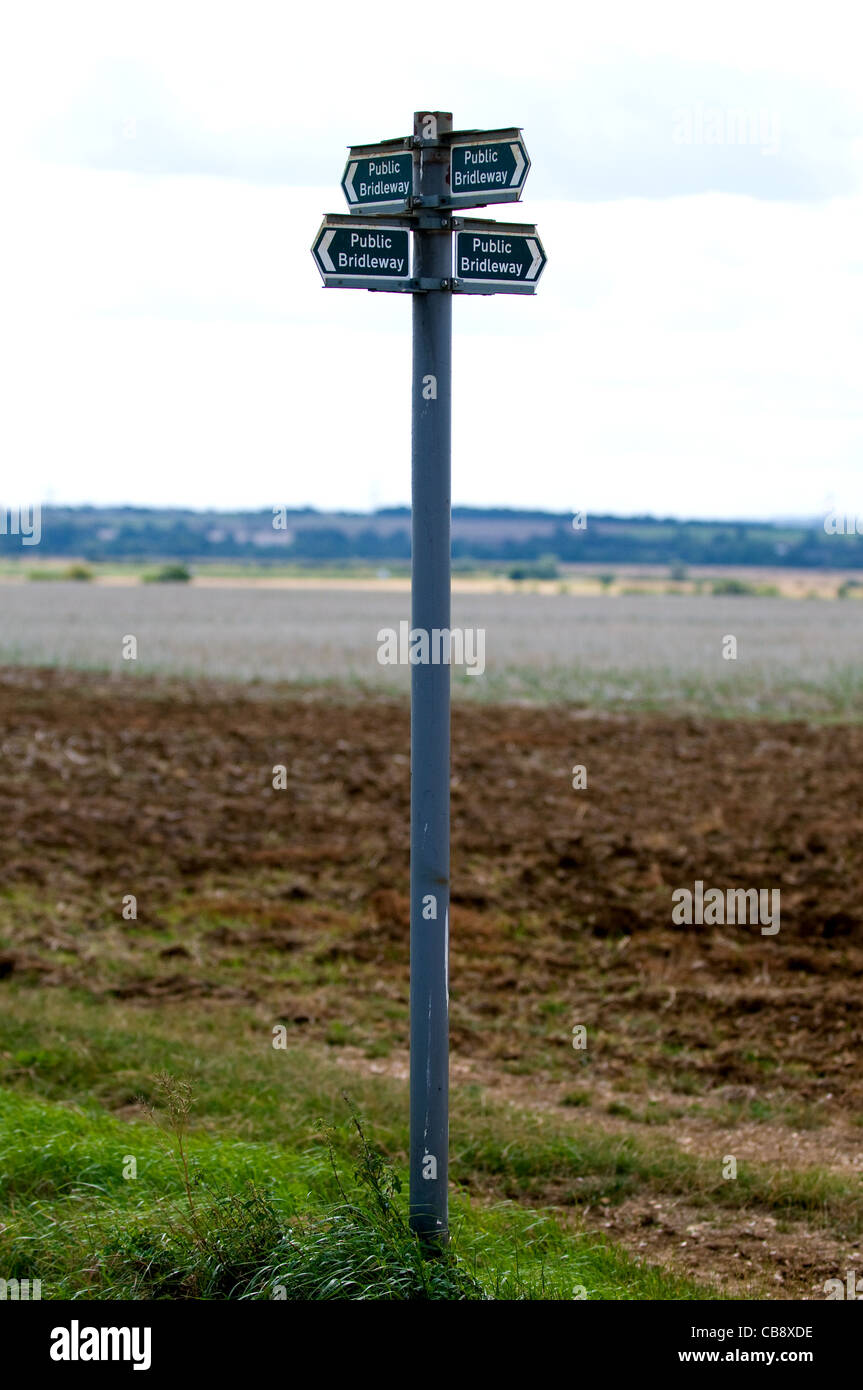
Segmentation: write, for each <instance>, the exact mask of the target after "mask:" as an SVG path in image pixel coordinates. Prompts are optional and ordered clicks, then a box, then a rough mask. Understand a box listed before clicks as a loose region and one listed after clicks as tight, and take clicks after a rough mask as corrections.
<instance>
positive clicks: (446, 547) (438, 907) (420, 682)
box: [410, 111, 452, 1246]
mask: <svg viewBox="0 0 863 1390" xmlns="http://www.w3.org/2000/svg"><path fill="white" fill-rule="evenodd" d="M450 130H452V115H451V114H450V113H449V112H441V111H436V112H417V113H415V115H414V137H415V144H416V142H417V141H419V142H421V143H420V146H419V159H420V179H419V188H418V192H419V193H420V194H421V195H422V197H423V199H424V200H425V199H427V198H429V197H434V196H435V195H440V194H443V193H444V192H446V191H447V180H448V157H449V156H448V148H447V146H445V145H441V144H440V143H439V140H438V137H439V136H440V135H441V134H442V133H444V132H446V131H450ZM421 206H423V205H422V204H421ZM444 220H445V221H446V222H447V223H448V217H445V218H444ZM414 255H415V263H414V275H415V276H417V277H420V278H422V279H424V280H428V279H429V278H433V279H440V280H442V281H445V282H446V288H445V289H439V290H438V289H433V290H428V291H426V292H424V293H417V294H414V295H413V384H412V399H413V405H412V415H411V475H412V508H411V533H412V571H411V627H412V630H413V632H416V631H417V630H418V629H419V630H421V631H423V632H425V633H426V634H427V635H428V643H429V649H428V651H429V658H431V656H432V655H433V653H434V645H433V637H432V634H433V632H434V629H436V628H437V629H440V630H446V634H447V638H446V643H447V647H446V649H447V651H448V650H449V642H448V638H449V625H450V447H451V387H452V293H451V289H450V283H449V282H450V277H451V276H452V234H451V232H450V231H449V230H444V229H443V228H442V229H441V230H438V231H434V230H418V231H416V232H415V233H414ZM413 641H414V639H413V637H412V642H413ZM441 650H443V642H442V643H441ZM449 759H450V668H449V664H448V663H446V664H445V663H443V662H441V663H440V664H433V663H432V661H431V660H430V659H429V661H428V662H427V663H426V664H416V665H413V666H412V667H411V947H410V953H411V985H410V1223H411V1227H412V1229H413V1230H414V1231H415V1232H416V1233H417V1235H418V1236H419V1237H420V1239H421V1240H422V1241H423V1243H424V1244H426V1245H427V1246H436V1245H437V1246H440V1245H444V1244H445V1243H446V1241H447V1239H448V1202H447V1175H448V1149H449V795H450V785H449V784H450V767H449Z"/></svg>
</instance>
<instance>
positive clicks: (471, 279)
mask: <svg viewBox="0 0 863 1390" xmlns="http://www.w3.org/2000/svg"><path fill="white" fill-rule="evenodd" d="M461 226H462V228H463V230H460V231H458V232H457V233H456V239H455V279H454V282H453V288H454V289H455V290H457V291H461V292H462V293H468V294H470V293H473V294H494V293H498V292H500V291H504V292H507V291H509V292H510V293H520V294H532V293H533V291H534V288H535V287H536V283H537V281H538V280H539V277H540V275H541V274H542V272H543V270H544V269H545V262H546V255H545V252H544V250H543V248H542V242H541V241H540V239H539V237H538V236H537V234H536V228H535V227H532V226H530V225H526V224H525V223H521V224H514V225H511V226H510V225H508V224H507V223H505V222H479V221H474V220H473V219H471V218H467V217H466V218H464V219H463V220H462V223H461Z"/></svg>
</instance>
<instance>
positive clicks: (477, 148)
mask: <svg viewBox="0 0 863 1390" xmlns="http://www.w3.org/2000/svg"><path fill="white" fill-rule="evenodd" d="M529 168H530V160H529V159H528V157H527V150H526V149H525V147H524V145H523V143H522V141H521V140H520V139H518V138H516V139H511V138H506V139H489V138H486V139H482V138H480V137H478V138H477V139H475V140H461V141H457V142H454V143H453V145H452V146H451V149H450V176H449V178H450V197H449V200H448V201H449V202H450V204H451V206H452V207H476V206H481V205H482V204H483V203H511V202H514V201H516V200H517V199H519V198H520V197H521V191H522V189H523V188H524V184H525V180H526V179H527V172H528V170H529Z"/></svg>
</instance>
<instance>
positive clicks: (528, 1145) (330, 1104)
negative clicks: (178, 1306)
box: [0, 982, 863, 1299]
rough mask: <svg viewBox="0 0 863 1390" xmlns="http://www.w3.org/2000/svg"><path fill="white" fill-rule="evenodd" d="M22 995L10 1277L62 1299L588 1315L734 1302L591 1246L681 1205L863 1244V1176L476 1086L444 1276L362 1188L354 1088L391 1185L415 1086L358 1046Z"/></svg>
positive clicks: (459, 1104) (463, 1102)
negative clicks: (629, 1221) (728, 1177)
mask: <svg viewBox="0 0 863 1390" xmlns="http://www.w3.org/2000/svg"><path fill="white" fill-rule="evenodd" d="M3 992H4V1001H5V1009H4V1012H3V1015H2V1018H0V1083H2V1087H3V1089H2V1091H0V1134H2V1136H3V1137H2V1139H0V1226H2V1231H0V1269H3V1270H4V1271H5V1274H4V1277H7V1278H10V1277H19V1278H24V1277H30V1278H40V1279H41V1280H42V1282H43V1297H46V1298H50V1297H54V1298H57V1297H148V1298H149V1297H167V1296H170V1297H183V1296H185V1297H197V1298H201V1297H226V1296H232V1297H272V1296H273V1293H272V1289H273V1286H274V1285H275V1284H281V1285H284V1287H285V1288H286V1289H288V1290H290V1289H293V1290H294V1292H293V1293H290V1292H286V1293H285V1294H284V1296H285V1297H358V1298H361V1297H375V1298H377V1297H392V1298H405V1297H411V1298H413V1297H439V1296H440V1297H487V1296H491V1297H506V1298H510V1297H512V1298H541V1297H545V1298H568V1299H569V1298H572V1297H573V1296H574V1295H573V1292H572V1290H573V1289H574V1288H576V1287H583V1288H584V1289H585V1290H586V1296H587V1297H590V1298H626V1299H640V1298H664V1299H676V1298H704V1297H715V1296H716V1294H715V1291H713V1290H711V1289H710V1288H709V1287H706V1286H703V1285H699V1284H696V1283H694V1282H693V1281H692V1280H689V1279H685V1278H679V1277H677V1276H676V1275H674V1274H672V1273H670V1272H669V1271H666V1270H663V1269H657V1268H650V1267H647V1266H645V1265H642V1264H640V1263H639V1262H637V1261H636V1260H634V1259H632V1258H631V1257H630V1256H629V1255H627V1254H626V1253H625V1252H623V1251H622V1250H620V1249H618V1248H616V1247H615V1246H613V1245H612V1244H610V1243H609V1242H608V1241H606V1240H604V1239H602V1238H601V1237H597V1236H596V1235H594V1234H590V1233H588V1232H586V1231H585V1230H584V1229H582V1227H581V1223H580V1220H579V1211H580V1209H581V1208H582V1207H583V1206H584V1205H585V1204H586V1203H591V1204H595V1203H597V1202H601V1201H605V1202H610V1203H616V1202H618V1201H621V1200H624V1199H626V1198H627V1197H628V1196H631V1195H636V1194H638V1195H644V1194H645V1193H653V1194H657V1195H659V1194H673V1195H675V1196H681V1197H685V1198H686V1200H687V1201H689V1202H690V1203H692V1204H693V1205H695V1206H702V1207H703V1208H704V1209H705V1212H714V1213H715V1212H716V1211H721V1210H725V1211H728V1212H735V1211H741V1210H748V1209H752V1208H759V1209H761V1210H766V1211H770V1212H772V1213H773V1214H774V1215H775V1216H777V1217H778V1218H780V1219H782V1220H783V1221H791V1222H794V1221H799V1220H801V1219H806V1220H807V1221H809V1222H812V1221H814V1222H816V1223H817V1222H822V1223H823V1224H824V1225H825V1226H829V1227H830V1229H833V1230H840V1231H843V1232H846V1233H847V1234H848V1235H849V1236H850V1235H856V1234H857V1233H858V1232H859V1231H860V1230H861V1229H863V1216H861V1213H863V1203H861V1191H860V1180H859V1177H854V1176H851V1177H848V1178H840V1177H837V1176H835V1175H832V1174H829V1173H824V1172H822V1171H821V1170H818V1169H796V1170H794V1171H790V1170H783V1169H781V1168H778V1167H774V1166H772V1165H770V1164H751V1163H741V1164H740V1166H739V1170H738V1178H737V1180H736V1181H725V1180H724V1179H723V1178H722V1176H721V1171H720V1164H719V1162H718V1161H717V1162H711V1161H709V1160H706V1159H704V1158H698V1157H696V1156H693V1155H690V1154H685V1153H683V1152H682V1151H681V1150H680V1149H679V1147H678V1146H676V1145H674V1144H673V1143H671V1142H670V1141H668V1140H667V1139H666V1137H665V1136H664V1135H662V1134H661V1133H658V1132H657V1130H656V1129H655V1128H650V1129H648V1130H647V1131H645V1132H644V1137H643V1138H642V1136H641V1135H639V1136H638V1137H637V1138H636V1137H634V1136H633V1135H631V1134H620V1133H617V1132H606V1131H605V1130H603V1129H602V1128H598V1127H596V1126H595V1124H591V1122H590V1121H589V1120H588V1121H585V1120H584V1119H583V1118H582V1113H581V1111H580V1109H579V1105H580V1103H581V1098H582V1093H580V1092H574V1093H572V1099H571V1101H570V1104H571V1105H574V1107H575V1109H574V1111H573V1112H572V1114H571V1117H570V1116H569V1115H567V1113H566V1112H563V1114H562V1115H560V1116H558V1117H555V1116H545V1117H544V1118H543V1120H542V1122H541V1123H540V1124H538V1123H537V1117H536V1115H534V1114H531V1113H528V1112H524V1111H521V1110H519V1109H518V1108H516V1107H514V1106H511V1105H506V1104H503V1103H501V1102H498V1101H495V1100H493V1099H489V1098H488V1096H487V1095H486V1093H485V1092H484V1091H483V1090H482V1089H481V1088H479V1087H473V1086H471V1087H464V1088H459V1087H457V1088H455V1089H454V1092H453V1113H452V1135H451V1177H453V1178H454V1179H455V1181H456V1183H457V1190H456V1192H455V1194H454V1197H453V1203H452V1210H453V1227H454V1240H453V1246H452V1252H453V1255H454V1257H455V1259H454V1262H453V1261H452V1260H450V1263H449V1265H447V1266H446V1267H445V1266H443V1265H436V1266H435V1269H434V1270H433V1271H429V1270H428V1269H427V1268H425V1264H427V1261H424V1260H423V1259H422V1258H421V1254H420V1252H419V1251H418V1250H417V1248H416V1244H415V1242H414V1241H413V1238H412V1237H411V1236H410V1235H409V1233H407V1232H406V1230H405V1229H404V1218H405V1201H404V1194H402V1193H400V1192H398V1190H397V1184H394V1186H393V1189H392V1192H391V1195H390V1198H389V1199H388V1200H390V1201H391V1204H392V1212H391V1213H390V1214H389V1216H387V1218H386V1223H385V1226H384V1227H383V1228H381V1227H380V1223H379V1221H378V1218H381V1219H383V1216H382V1213H381V1211H380V1209H379V1203H378V1202H377V1198H376V1197H375V1194H374V1191H373V1190H370V1189H369V1185H368V1183H367V1182H366V1184H365V1187H363V1184H362V1181H360V1182H359V1186H358V1180H357V1178H356V1177H355V1176H353V1175H354V1174H355V1172H356V1170H357V1166H358V1162H357V1135H356V1133H355V1132H354V1131H353V1130H352V1127H351V1122H350V1111H349V1107H348V1106H347V1105H346V1103H345V1097H344V1094H343V1089H344V1087H345V1084H346V1080H347V1081H348V1082H349V1087H350V1097H351V1104H352V1106H354V1107H356V1110H357V1112H358V1113H359V1114H360V1115H362V1117H363V1119H364V1123H365V1126H366V1129H367V1133H368V1135H369V1136H370V1137H371V1138H372V1139H373V1141H374V1143H373V1146H372V1149H371V1151H372V1152H374V1153H375V1154H377V1155H378V1157H379V1158H380V1160H381V1163H382V1164H384V1165H385V1170H386V1173H388V1174H394V1175H398V1174H403V1173H404V1170H405V1166H406V1154H407V1132H406V1118H407V1116H406V1108H407V1095H406V1086H405V1085H404V1083H401V1082H398V1081H396V1080H393V1079H392V1078H388V1077H384V1076H380V1075H373V1074H372V1073H370V1072H369V1071H367V1070H365V1069H364V1068H363V1066H362V1064H360V1065H359V1066H358V1068H357V1070H356V1071H355V1072H347V1071H346V1070H345V1069H344V1067H341V1066H339V1064H338V1061H337V1059H336V1058H337V1054H340V1053H341V1052H342V1048H341V1047H339V1048H338V1049H336V1050H335V1052H334V1053H332V1054H331V1053H329V1052H328V1049H327V1048H326V1047H325V1046H323V1045H321V1044H318V1045H316V1046H313V1045H306V1046H304V1045H303V1044H302V1042H301V1032H300V1030H298V1029H293V1030H289V1037H290V1045H289V1047H288V1048H287V1049H286V1050H276V1049H274V1048H273V1047H272V1041H271V1028H272V1024H271V1023H270V1022H268V1021H263V1020H261V1019H260V1018H257V1017H255V1016H254V1014H253V1013H252V1012H251V1011H249V1010H238V1009H236V1008H229V1007H227V1006H215V1005H210V1006H208V1007H203V1006H201V1005H200V1004H193V1003H187V1004H184V1005H182V1006H178V1007H176V1008H175V1009H167V1010H166V1009H160V1010H159V1011H158V1012H156V1011H154V1010H148V1009H147V1008H142V1007H137V1008H135V1007H131V1006H128V1005H125V1004H120V1003H113V1002H112V1003H106V1002H102V1001H94V1000H93V999H92V998H90V999H87V998H85V997H83V996H82V997H76V996H75V995H73V994H70V993H69V992H67V991H64V990H61V989H52V990H50V991H42V992H40V993H37V992H36V991H34V990H32V989H27V988H24V987H21V986H18V985H15V984H13V983H12V982H7V983H4V985H3ZM166 1068H167V1069H170V1072H171V1073H172V1075H173V1076H175V1077H180V1078H183V1079H184V1080H187V1081H188V1083H189V1084H190V1086H191V1087H192V1090H193V1093H194V1104H193V1106H192V1109H191V1112H190V1115H189V1118H188V1124H187V1126H186V1128H185V1130H184V1131H183V1134H182V1154H184V1155H185V1159H186V1163H187V1165H188V1170H186V1169H185V1168H184V1166H183V1162H182V1161H178V1160H179V1159H181V1153H180V1147H179V1142H180V1141H179V1138H178V1135H177V1133H176V1132H175V1130H174V1129H172V1128H171V1127H170V1125H169V1126H168V1130H167V1133H165V1132H162V1133H160V1131H159V1129H158V1128H157V1127H155V1126H154V1125H153V1123H152V1122H151V1121H150V1120H148V1119H147V1118H146V1115H145V1113H144V1111H143V1110H142V1108H141V1106H140V1105H138V1104H137V1101H138V1099H139V1098H142V1099H143V1101H144V1102H145V1104H146V1105H147V1106H150V1107H156V1108H159V1107H160V1106H161V1105H162V1102H163V1094H162V1089H161V1088H160V1084H159V1082H158V1081H157V1080H156V1079H155V1078H156V1077H157V1075H158V1074H159V1073H160V1072H163V1071H164V1070H165V1069H166ZM638 1118H642V1117H640V1116H639V1117H638ZM644 1118H645V1119H647V1116H645V1117H644ZM322 1125H323V1126H324V1129H322V1128H321V1126H322ZM130 1159H134V1160H135V1165H136V1176H135V1177H134V1178H131V1177H129V1176H124V1173H127V1171H128V1167H129V1160H130ZM334 1165H335V1167H334ZM360 1166H361V1165H360ZM337 1173H339V1174H340V1176H337ZM360 1177H362V1173H361V1174H360ZM187 1179H188V1181H187ZM376 1212H377V1215H376V1214H375V1213H376ZM396 1218H398V1220H396ZM376 1222H377V1224H376ZM387 1223H388V1224H387ZM399 1223H401V1224H399ZM417 1261H419V1263H417ZM333 1280H335V1283H334V1282H333ZM429 1280H431V1283H429V1282H428V1281H429ZM436 1280H442V1281H443V1282H441V1283H436V1282H435V1281H436ZM447 1281H451V1282H447ZM464 1281H467V1282H464ZM471 1281H473V1282H471ZM300 1290H304V1291H305V1292H299V1291H300ZM309 1290H316V1292H309ZM387 1290H389V1291H388V1292H387ZM478 1290H479V1291H478Z"/></svg>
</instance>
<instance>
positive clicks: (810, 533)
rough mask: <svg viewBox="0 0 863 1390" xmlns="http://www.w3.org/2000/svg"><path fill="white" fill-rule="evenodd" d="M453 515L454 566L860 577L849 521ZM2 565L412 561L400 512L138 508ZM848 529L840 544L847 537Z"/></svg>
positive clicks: (862, 539) (860, 549) (61, 530)
mask: <svg viewBox="0 0 863 1390" xmlns="http://www.w3.org/2000/svg"><path fill="white" fill-rule="evenodd" d="M576 521H577V522H578V523H579V524H578V526H577V527H576V526H574V525H573V515H572V514H571V513H566V514H560V513H554V512H537V511H514V510H513V511H508V510H505V509H502V508H475V507H456V508H454V510H453V542H452V551H453V557H454V559H455V560H458V561H460V562H463V564H464V565H467V564H469V563H470V562H475V563H476V564H478V565H488V564H495V563H498V564H507V563H512V562H513V561H538V560H542V559H551V558H553V559H555V560H557V561H558V562H561V563H564V564H566V563H571V562H577V561H583V562H589V563H593V564H601V565H605V564H617V565H620V564H653V565H669V566H674V565H677V566H681V565H782V566H797V567H803V568H827V569H858V568H863V535H859V534H857V533H856V531H855V525H854V519H853V518H849V519H848V521H847V522H846V521H845V519H844V518H840V519H839V521H838V523H836V524H833V523H832V522H831V524H830V529H825V525H824V523H823V521H821V520H815V521H812V522H811V523H805V524H787V523H776V524H772V523H768V522H745V521H741V522H714V521H677V520H674V519H673V518H657V517H650V516H639V517H626V518H623V517H614V516H592V515H589V514H588V515H586V516H581V517H576ZM2 529H3V532H4V533H0V556H3V557H4V558H6V557H11V556H13V555H15V556H19V557H22V558H25V559H26V558H31V559H34V560H35V559H36V557H37V555H39V556H51V557H69V558H73V557H74V558H76V559H77V558H81V559H84V560H89V561H100V560H102V561H105V560H134V561H153V560H166V559H171V560H187V561H206V560H222V561H225V560H254V561H256V562H258V563H268V562H269V563H274V564H278V563H282V564H284V563H287V562H290V563H307V564H323V563H327V564H332V563H334V562H335V563H339V562H350V561H374V562H376V563H386V562H388V561H393V562H395V561H400V560H401V561H403V560H407V559H408V558H409V557H410V513H409V511H408V509H407V507H390V508H383V509H381V510H379V511H377V512H373V513H370V514H360V513H342V512H318V511H315V510H314V509H312V508H304V509H302V510H294V511H281V512H277V513H276V514H275V515H274V512H273V510H272V509H270V510H266V511H260V512H235V513H224V512H192V511H181V510H174V509H167V508H165V509H162V508H156V509H146V508H139V507H112V508H100V507H44V508H43V509H42V520H41V539H40V543H39V545H38V547H27V546H22V537H21V536H20V535H16V534H12V530H13V528H12V527H9V526H7V527H4V528H2ZM849 529H850V534H848V533H847V532H848V530H849Z"/></svg>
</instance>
